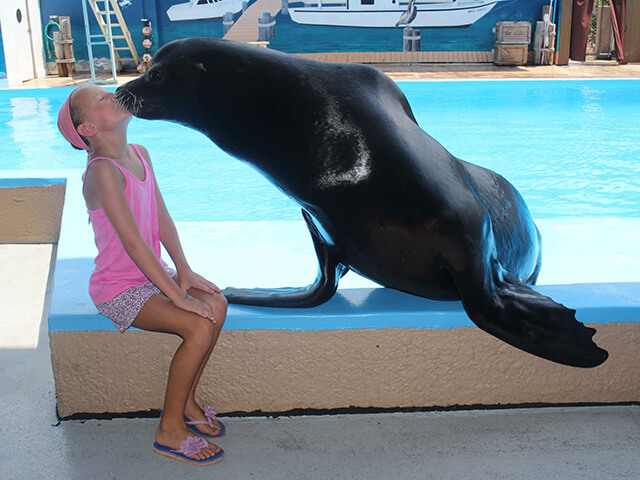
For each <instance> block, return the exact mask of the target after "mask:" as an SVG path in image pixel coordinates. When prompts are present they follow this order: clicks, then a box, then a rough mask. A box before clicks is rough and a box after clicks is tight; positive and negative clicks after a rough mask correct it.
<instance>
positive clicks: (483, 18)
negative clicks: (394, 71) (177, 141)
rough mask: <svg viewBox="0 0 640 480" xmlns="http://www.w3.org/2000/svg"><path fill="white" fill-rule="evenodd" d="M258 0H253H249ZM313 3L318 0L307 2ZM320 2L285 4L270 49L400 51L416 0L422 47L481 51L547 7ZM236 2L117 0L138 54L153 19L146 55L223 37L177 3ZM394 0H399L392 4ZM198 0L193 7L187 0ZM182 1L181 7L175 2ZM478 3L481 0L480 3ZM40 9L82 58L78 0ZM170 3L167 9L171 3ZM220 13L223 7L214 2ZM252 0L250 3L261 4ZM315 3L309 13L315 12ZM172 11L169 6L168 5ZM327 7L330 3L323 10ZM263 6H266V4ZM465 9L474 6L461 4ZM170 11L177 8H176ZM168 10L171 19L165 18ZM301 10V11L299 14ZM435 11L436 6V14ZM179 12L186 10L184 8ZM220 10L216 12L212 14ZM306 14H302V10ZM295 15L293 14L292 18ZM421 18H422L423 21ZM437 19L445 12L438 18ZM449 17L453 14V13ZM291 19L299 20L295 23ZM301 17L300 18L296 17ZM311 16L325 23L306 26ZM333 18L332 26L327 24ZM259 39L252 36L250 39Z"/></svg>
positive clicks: (55, 0)
mask: <svg viewBox="0 0 640 480" xmlns="http://www.w3.org/2000/svg"><path fill="white" fill-rule="evenodd" d="M262 1H264V0H251V1H250V5H253V4H254V3H256V2H262ZM306 1H307V2H316V1H317V0H306ZM340 1H341V0H324V3H325V5H324V7H323V10H324V12H320V9H319V8H318V7H317V4H315V3H303V2H293V1H291V3H289V14H285V13H283V12H282V10H281V11H280V12H279V13H278V14H277V15H276V18H275V19H276V37H275V38H274V39H272V40H271V42H270V44H269V48H274V49H277V50H281V51H284V52H289V53H303V52H332V51H401V50H402V25H400V26H399V27H397V28H396V27H395V23H397V22H398V20H400V17H401V16H402V15H403V14H405V13H407V14H409V16H411V15H410V14H411V13H412V11H411V10H412V8H413V6H415V9H416V12H415V13H416V15H415V18H414V20H413V22H412V23H411V24H409V26H412V27H414V28H418V29H419V30H420V32H421V37H422V39H421V50H423V51H443V50H445V51H487V50H491V49H492V48H493V44H494V33H493V28H494V26H495V24H496V22H498V21H528V22H531V23H533V24H534V25H535V22H536V21H537V20H541V17H542V6H543V5H548V4H549V0H499V1H496V0H486V1H485V0H432V2H436V3H431V2H430V3H424V0H423V3H420V0H416V2H415V3H413V2H412V3H411V5H409V4H408V3H407V1H408V0H344V3H339V2H340ZM241 2H242V0H191V2H189V0H118V3H119V4H120V5H121V10H122V13H123V15H124V17H125V20H126V22H127V25H128V27H129V30H130V31H131V34H132V37H133V40H134V43H135V45H136V47H137V48H138V53H139V54H142V53H144V49H143V48H142V40H143V39H144V36H143V35H142V26H143V24H142V22H141V19H143V18H146V19H148V20H150V21H151V25H152V28H153V33H152V37H151V39H152V41H153V45H152V47H151V49H150V51H151V53H153V52H155V51H156V50H157V48H158V47H159V46H162V45H163V44H165V43H167V42H169V41H171V40H174V39H178V38H186V37H193V36H209V37H216V38H222V37H223V25H222V18H215V19H204V18H203V19H195V20H186V21H175V19H176V16H180V13H181V12H180V11H179V10H180V8H182V9H183V10H188V9H190V11H189V12H187V13H188V15H191V16H196V17H197V16H198V15H200V16H208V15H209V16H210V15H211V14H210V13H207V12H206V11H204V13H199V12H198V11H196V9H197V8H201V7H206V6H207V5H206V4H207V3H208V4H211V5H213V4H214V3H216V4H224V5H223V8H224V9H225V10H229V11H235V12H237V13H235V15H234V20H236V21H237V19H238V18H239V17H240V15H241V12H240V11H239V10H240V8H241ZM396 2H398V3H397V4H396ZM190 3H191V4H194V3H195V4H196V5H190ZM469 3H471V4H472V6H477V8H476V9H477V10H481V9H484V10H486V11H484V10H483V11H481V12H479V13H478V14H477V15H475V16H477V17H478V18H477V19H474V18H472V19H471V20H473V23H472V24H471V25H470V26H462V25H463V24H464V23H465V22H469V21H470V20H469V19H468V18H464V16H462V17H460V16H458V18H455V15H453V17H452V14H451V13H449V14H448V17H442V12H440V13H439V14H440V15H441V16H440V17H434V16H433V15H431V19H429V18H428V17H424V13H425V12H424V11H423V10H424V9H425V8H429V6H431V7H432V8H434V9H440V10H447V9H448V10H449V11H452V10H455V8H457V7H459V6H463V5H467V7H468V5H469ZM180 4H182V6H180ZM482 5H485V6H484V7H482ZM40 6H41V15H42V24H43V26H45V25H47V23H48V22H49V16H50V15H68V16H70V17H71V25H72V34H73V37H74V40H75V43H74V53H75V56H76V58H77V59H83V58H84V59H86V58H87V49H86V45H85V43H86V40H85V33H84V20H83V15H82V0H73V1H72V0H41V2H40ZM172 7H173V8H172ZM216 7H217V8H218V10H217V11H218V12H220V11H221V9H220V8H219V5H216ZM259 7H260V5H259V4H258V5H257V7H256V8H259ZM374 7H375V9H378V8H379V9H386V10H387V11H388V12H387V13H385V14H384V16H385V17H386V18H385V19H384V20H382V23H384V24H388V27H390V28H386V27H385V28H380V27H378V28H371V27H370V24H371V23H375V22H376V21H378V22H379V20H371V19H367V18H365V15H363V12H364V13H366V10H373V9H374ZM314 8H315V11H314V10H313V9H314ZM170 9H172V10H171V11H170ZM329 9H333V11H332V12H329V11H328V10H329ZM265 10H266V9H265ZM465 10H466V11H469V10H472V9H471V8H469V7H468V8H466V9H465ZM176 11H177V12H178V14H176ZM168 12H170V13H171V14H172V16H173V17H174V20H172V19H171V18H170V17H169V13H168ZM301 13H304V15H301ZM436 13H438V12H436ZM182 14H183V15H184V12H182ZM217 14H219V13H217ZM305 15H306V16H305ZM321 15H322V18H318V17H320V16H321ZM89 17H90V23H91V28H92V32H93V33H97V32H98V26H97V23H96V22H95V18H93V14H92V13H91V12H89ZM292 17H293V18H292ZM425 18H426V19H425ZM434 18H435V22H436V23H437V22H449V23H450V24H451V23H453V24H456V22H458V23H459V24H460V25H459V26H453V27H441V28H426V27H422V26H418V25H426V24H429V22H430V21H433V19H434ZM443 18H445V19H444V20H443ZM451 18H453V19H451ZM294 20H297V22H298V23H296V21H294ZM300 22H306V23H300ZM310 22H311V23H313V22H316V23H317V22H320V23H324V24H325V25H312V24H310ZM345 23H346V24H349V25H353V24H356V25H358V26H338V24H345ZM328 24H333V25H328ZM256 40H257V39H256ZM106 54H107V52H106V49H104V48H103V49H102V50H101V49H100V48H98V49H97V50H96V56H106Z"/></svg>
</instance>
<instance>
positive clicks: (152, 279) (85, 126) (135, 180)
mask: <svg viewBox="0 0 640 480" xmlns="http://www.w3.org/2000/svg"><path fill="white" fill-rule="evenodd" d="M130 120H131V114H130V113H129V112H128V111H127V110H125V109H124V108H122V107H121V106H120V105H119V104H117V103H116V102H115V101H114V94H113V93H111V92H109V91H107V90H105V89H103V88H100V87H98V86H96V85H84V86H81V87H79V88H77V89H75V90H74V91H73V92H71V95H69V98H67V100H66V101H65V103H64V104H63V105H62V108H61V109H60V112H59V114H58V127H59V129H60V131H61V132H62V134H63V136H64V137H65V138H66V139H67V140H68V141H69V142H70V143H71V144H72V145H73V146H74V147H75V148H77V149H82V150H86V151H87V152H88V153H89V162H88V164H87V168H86V171H85V174H84V186H83V195H84V198H85V202H86V204H87V209H88V211H89V218H90V220H91V224H92V226H93V230H94V233H95V242H96V245H97V247H98V256H97V257H96V259H95V264H96V266H95V269H94V271H93V273H92V274H91V278H90V280H89V294H90V295H91V298H92V300H93V302H94V303H95V304H96V307H97V309H98V310H99V311H100V313H102V314H103V315H105V316H106V317H108V318H110V319H111V320H112V321H113V323H114V325H115V326H116V327H117V328H118V330H120V332H124V331H125V330H126V329H127V328H129V326H131V325H133V326H134V327H137V328H141V329H143V330H150V331H154V332H166V333H172V334H174V335H178V336H180V337H181V338H182V340H183V342H182V344H181V345H180V347H178V349H177V350H176V352H175V354H174V356H173V360H172V361H171V367H170V369H169V379H168V382H167V391H166V395H165V400H164V408H163V413H162V416H161V418H160V424H159V426H158V428H157V429H156V434H155V442H154V450H155V451H156V452H157V453H160V454H161V455H166V456H169V457H173V458H176V459H178V460H182V461H186V462H189V463H197V464H205V465H209V464H212V463H215V462H217V461H219V460H221V459H222V457H223V455H224V452H223V451H222V449H220V448H219V447H217V446H216V445H214V444H212V443H210V442H208V441H207V440H204V439H203V438H202V437H203V436H204V437H209V438H218V437H221V436H223V435H224V433H225V427H224V425H223V424H222V423H221V422H219V421H217V420H216V419H215V412H214V411H213V409H212V408H211V407H210V406H208V405H205V406H204V407H203V408H202V409H201V408H200V407H199V406H198V404H197V403H196V401H195V398H194V394H195V390H196V387H197V385H198V381H199V380H200V376H201V375H202V371H203V370H204V367H205V365H206V364H207V360H208V359H209V356H210V355H211V352H212V350H213V347H214V346H215V344H216V341H217V340H218V336H219V335H220V330H221V328H222V325H223V323H224V319H225V316H226V313H227V302H226V300H225V298H224V296H223V295H222V294H221V293H220V289H219V288H218V287H217V286H216V285H214V284H213V283H211V282H209V281H207V280H206V279H204V278H203V277H201V276H200V275H198V274H196V273H194V272H193V271H192V270H191V268H190V267H189V264H188V263H187V260H186V259H185V256H184V253H183V251H182V247H181V245H180V240H179V239H178V233H177V231H176V228H175V225H174V223H173V220H172V219H171V216H170V215H169V212H168V211H167V208H166V206H165V203H164V200H163V199H162V195H161V194H160V190H159V189H158V186H157V185H156V182H155V178H154V174H153V169H152V167H151V161H150V159H149V154H148V152H147V150H146V149H145V148H144V147H142V146H140V145H133V144H127V125H128V123H129V121H130ZM160 242H162V244H163V245H164V247H165V248H166V250H167V252H168V253H169V255H170V256H171V259H172V260H173V262H174V264H175V266H176V269H177V273H176V272H175V271H174V270H172V269H171V268H169V267H168V266H167V265H166V263H164V262H163V261H162V259H161V258H160ZM192 432H193V433H196V434H197V435H198V436H193V433H192Z"/></svg>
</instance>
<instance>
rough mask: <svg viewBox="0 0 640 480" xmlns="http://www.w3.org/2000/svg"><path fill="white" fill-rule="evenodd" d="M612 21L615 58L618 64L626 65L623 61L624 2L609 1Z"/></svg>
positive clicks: (623, 0) (621, 0) (620, 0)
mask: <svg viewBox="0 0 640 480" xmlns="http://www.w3.org/2000/svg"><path fill="white" fill-rule="evenodd" d="M609 4H610V5H611V17H612V20H613V37H614V38H615V41H616V58H617V59H618V63H627V62H626V61H625V59H624V53H623V52H622V50H623V49H624V22H625V15H626V1H625V0H609Z"/></svg>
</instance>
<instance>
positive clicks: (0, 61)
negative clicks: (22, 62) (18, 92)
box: [0, 25, 7, 78]
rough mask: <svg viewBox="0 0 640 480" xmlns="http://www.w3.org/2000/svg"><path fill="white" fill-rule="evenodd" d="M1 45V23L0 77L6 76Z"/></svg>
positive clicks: (0, 41)
mask: <svg viewBox="0 0 640 480" xmlns="http://www.w3.org/2000/svg"><path fill="white" fill-rule="evenodd" d="M2 47H3V45H2V25H0V78H6V76H7V67H6V66H5V64H4V48H2Z"/></svg>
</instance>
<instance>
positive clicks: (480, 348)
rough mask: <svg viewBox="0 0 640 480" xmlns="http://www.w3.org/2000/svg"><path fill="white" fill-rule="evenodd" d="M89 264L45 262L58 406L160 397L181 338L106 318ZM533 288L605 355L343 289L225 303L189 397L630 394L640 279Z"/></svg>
mask: <svg viewBox="0 0 640 480" xmlns="http://www.w3.org/2000/svg"><path fill="white" fill-rule="evenodd" d="M91 266H92V264H91V261H90V260H88V259H73V260H62V261H60V262H59V263H58V265H57V267H56V272H55V277H54V278H55V280H54V282H55V283H54V292H53V298H52V305H51V310H50V313H49V329H50V331H49V336H50V341H51V351H52V363H53V370H54V377H55V381H56V391H57V396H58V412H59V414H60V416H62V417H66V416H69V415H73V414H76V413H103V412H109V413H123V412H132V411H145V410H152V409H160V408H162V400H163V396H164V391H165V382H166V375H167V372H168V368H169V362H170V361H171V357H172V355H173V352H174V351H175V349H176V348H177V346H178V345H179V341H180V340H179V339H178V338H175V337H172V336H169V335H164V334H157V333H151V332H145V331H140V330H135V329H134V330H132V331H129V332H127V333H125V334H124V335H122V334H120V333H119V332H118V331H117V330H115V328H114V327H113V326H112V324H111V322H110V321H109V320H108V319H106V318H104V317H102V316H101V315H99V314H98V313H97V312H96V311H95V307H94V306H93V304H92V303H91V301H90V300H89V297H88V294H87V293H86V287H85V285H86V284H87V278H88V275H89V272H90V271H91ZM538 289H539V290H540V291H542V292H543V293H545V294H547V295H551V296H553V297H554V298H555V299H557V300H558V301H561V302H563V303H566V304H567V305H569V306H571V307H572V308H576V309H577V316H578V318H579V319H580V320H581V321H583V322H585V323H590V324H592V325H593V326H595V327H596V328H597V329H598V334H597V335H596V341H597V342H598V343H599V344H600V345H602V346H603V347H604V348H606V349H607V350H609V352H610V354H611V356H610V358H609V360H607V362H605V364H604V365H602V366H601V367H598V368H596V369H591V370H582V369H575V368H570V367H564V366H561V365H556V364H554V363H551V362H548V361H545V360H541V359H538V358H536V357H533V356H531V355H528V354H526V353H524V352H521V351H519V350H516V349H514V348H512V347H510V346H509V345H506V344H505V343H503V342H500V341H499V340H497V339H495V338H493V337H492V336H490V335H488V334H486V333H484V332H482V331H481V330H479V329H478V328H476V327H474V326H472V325H473V324H472V323H471V322H470V321H469V319H468V318H467V317H466V314H465V313H464V311H463V310H462V307H461V304H460V302H437V301H430V300H426V299H422V298H418V297H414V296H411V295H407V294H403V293H401V292H397V291H394V290H389V289H351V290H341V291H339V293H338V294H337V295H336V296H335V297H334V298H333V299H332V300H331V301H330V302H327V303H326V304H324V305H322V306H319V307H315V308H311V309H268V308H255V307H238V306H231V307H230V309H229V316H228V320H227V322H226V324H225V329H224V331H223V334H222V336H221V339H220V342H219V345H218V346H217V348H216V351H215V352H214V355H213V357H212V359H211V361H210V365H209V367H208V368H207V370H206V371H205V374H204V375H203V378H202V382H201V389H200V397H201V398H202V399H203V400H204V399H206V400H207V401H208V402H212V403H213V404H214V405H215V406H216V409H217V410H218V411H219V412H238V411H245V412H250V411H255V410H260V411H264V412H280V411H287V410H291V409H298V408H314V409H333V408H345V407H351V406H355V407H377V408H395V407H432V406H452V405H477V404H485V405H496V404H513V403H516V404H517V403H538V402H540V403H567V402H568V403H591V402H604V403H608V402H637V401H640V371H639V370H638V369H637V365H638V363H639V362H640V349H638V348H637V345H638V344H640V283H620V284H584V285H556V286H546V287H539V288H538Z"/></svg>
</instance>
